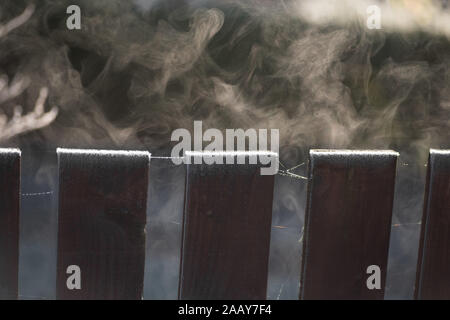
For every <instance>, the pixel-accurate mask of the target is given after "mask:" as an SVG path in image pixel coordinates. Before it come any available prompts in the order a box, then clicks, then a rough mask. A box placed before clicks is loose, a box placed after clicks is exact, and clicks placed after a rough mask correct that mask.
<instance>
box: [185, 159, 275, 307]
mask: <svg viewBox="0 0 450 320" xmlns="http://www.w3.org/2000/svg"><path fill="white" fill-rule="evenodd" d="M260 168H261V166H260V165H250V164H234V165H225V164H214V165H204V164H203V165H195V164H192V165H190V164H188V165H187V180H186V195H185V211H184V221H183V237H182V238H183V241H182V253H181V270H180V285H179V298H180V299H266V288H267V273H268V260H269V245H270V229H271V221H272V199H273V188H274V176H273V175H261V174H260Z"/></svg>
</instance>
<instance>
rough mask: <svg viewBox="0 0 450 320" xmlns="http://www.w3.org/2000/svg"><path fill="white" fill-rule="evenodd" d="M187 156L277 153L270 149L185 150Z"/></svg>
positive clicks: (270, 154)
mask: <svg viewBox="0 0 450 320" xmlns="http://www.w3.org/2000/svg"><path fill="white" fill-rule="evenodd" d="M185 156H187V157H203V156H206V157H217V156H219V157H220V156H272V157H278V153H276V152H272V151H185Z"/></svg>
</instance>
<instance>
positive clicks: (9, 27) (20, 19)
mask: <svg viewBox="0 0 450 320" xmlns="http://www.w3.org/2000/svg"><path fill="white" fill-rule="evenodd" d="M33 12H34V5H29V6H28V7H26V8H25V10H24V11H23V12H22V14H21V15H20V16H17V17H15V18H14V19H12V20H11V21H9V22H8V23H6V24H5V25H0V37H3V36H6V35H7V34H8V33H10V32H11V31H13V30H14V29H17V28H18V27H20V26H21V25H23V24H24V23H25V22H27V21H28V19H30V17H31V15H32V14H33Z"/></svg>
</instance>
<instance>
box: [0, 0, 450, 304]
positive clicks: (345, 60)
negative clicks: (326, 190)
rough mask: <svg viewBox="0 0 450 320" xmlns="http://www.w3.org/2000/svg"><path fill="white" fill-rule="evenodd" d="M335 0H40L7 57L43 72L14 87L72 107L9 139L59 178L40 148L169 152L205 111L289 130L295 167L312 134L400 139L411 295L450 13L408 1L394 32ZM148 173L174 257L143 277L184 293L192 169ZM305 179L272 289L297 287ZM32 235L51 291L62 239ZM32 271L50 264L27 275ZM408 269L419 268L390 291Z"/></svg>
mask: <svg viewBox="0 0 450 320" xmlns="http://www.w3.org/2000/svg"><path fill="white" fill-rule="evenodd" d="M74 2H75V3H77V4H78V5H79V6H80V7H81V8H82V12H83V18H82V29H81V30H67V29H66V28H65V18H66V15H65V8H66V7H67V6H68V5H69V4H73V3H74ZM331 2H333V1H331ZM403 2H404V3H413V2H414V3H419V2H417V1H409V2H408V1H403ZM26 3H28V1H24V0H17V1H8V2H5V3H2V4H1V5H0V10H1V12H2V22H3V21H7V20H10V19H12V18H13V17H16V16H18V15H19V14H20V13H21V12H23V9H24V8H25V7H26ZM326 3H329V2H324V1H307V0H296V1H294V0H291V1H261V0H251V1H237V0H226V1H218V0H216V1H214V0H211V1H207V0H201V1H182V0H179V1H175V0H170V1H167V0H166V1H156V0H148V1H145V0H139V1H137V0H136V1H134V2H132V1H119V0H108V1H87V0H80V1H51V0H49V1H46V2H45V3H41V2H39V3H38V4H37V6H36V10H35V13H34V15H33V16H32V17H31V18H30V20H29V21H28V22H27V23H26V24H24V25H22V26H21V27H20V28H18V29H16V30H14V31H12V32H10V33H9V34H8V35H7V36H5V37H4V38H3V39H2V42H0V70H1V71H5V72H8V73H13V74H16V73H20V74H24V75H26V76H27V77H28V78H29V79H30V85H29V92H30V94H26V95H23V96H21V97H17V100H18V101H20V102H21V103H22V104H23V105H24V108H25V109H26V110H27V111H31V110H33V106H34V101H33V100H35V99H36V96H38V94H37V93H38V92H39V90H40V88H41V87H44V86H45V87H48V102H47V104H48V105H50V106H58V107H59V115H58V117H57V118H56V120H55V121H54V122H53V123H52V124H51V125H50V126H48V127H47V128H45V129H43V130H40V131H38V132H34V133H30V134H27V135H23V136H18V137H15V138H13V139H10V140H9V143H10V144H11V145H17V146H20V147H21V148H22V150H24V151H25V150H29V151H30V152H33V154H34V155H33V158H29V159H27V158H24V161H25V163H28V164H29V169H28V170H30V172H29V173H30V176H34V180H30V181H25V182H24V184H25V187H26V188H28V189H27V190H30V189H31V188H33V190H34V189H35V190H36V191H39V189H44V191H48V190H47V189H48V188H55V185H56V179H55V174H54V170H53V169H54V166H55V164H54V160H53V158H52V155H51V154H50V153H48V152H45V153H42V150H43V149H45V150H51V152H53V150H54V148H55V147H56V146H59V145H64V146H66V147H77V148H80V147H82V148H88V147H92V148H108V149H109V148H124V149H133V148H136V149H148V150H150V151H151V152H152V154H154V155H155V156H156V155H161V156H166V155H168V154H169V150H170V147H171V145H170V144H169V142H170V134H171V132H172V131H173V130H174V129H176V128H188V129H192V124H193V121H194V120H202V121H203V124H204V127H205V129H207V128H210V127H213V128H219V129H223V130H224V129H225V128H279V129H280V162H281V163H283V164H285V165H286V166H287V167H289V166H295V165H297V164H298V163H301V162H303V161H304V160H305V159H306V158H307V150H308V149H309V148H310V147H315V148H348V149H357V148H361V149H394V150H396V151H399V152H400V153H401V156H400V163H399V166H400V168H399V181H398V184H397V186H396V188H397V190H399V192H398V194H397V201H396V203H395V209H394V221H393V222H394V223H396V224H403V223H413V224H412V225H409V226H405V227H400V228H397V229H396V230H394V232H393V234H392V242H391V251H390V252H391V253H390V254H391V258H390V261H391V265H390V272H389V273H388V288H387V294H388V297H410V296H412V286H413V282H414V271H415V270H414V269H412V270H409V269H406V270H405V269H404V268H403V266H404V265H405V264H406V262H408V261H413V260H414V259H415V256H416V249H417V248H416V243H417V240H418V231H419V226H417V225H416V224H414V223H416V222H418V221H419V220H420V218H419V217H420V211H421V204H422V198H421V195H422V191H423V178H424V173H423V166H424V165H425V163H426V157H427V152H428V148H430V147H435V148H439V147H446V146H448V145H446V144H448V141H449V138H450V130H449V120H448V112H449V110H450V86H449V84H448V78H449V75H450V74H449V72H450V68H449V64H450V55H449V52H450V50H449V48H450V44H449V40H448V35H449V30H448V27H444V23H443V22H444V21H447V20H446V19H447V17H448V12H447V11H445V10H441V11H439V12H438V11H437V10H436V9H435V8H436V7H435V6H431V3H432V2H431V1H421V2H420V3H424V4H425V3H429V7H428V6H427V7H426V10H425V11H424V12H425V13H426V12H430V14H431V13H432V14H435V15H436V17H437V18H436V20H434V23H433V24H431V25H427V24H426V23H423V22H422V23H421V22H420V19H421V18H420V17H419V22H417V21H416V20H417V19H416V17H415V13H414V12H415V11H414V10H413V11H411V10H408V9H407V8H406V7H405V8H406V9H405V10H403V9H398V10H403V11H401V12H403V13H404V14H405V15H409V16H410V19H409V20H405V19H397V18H396V16H393V18H392V19H391V18H390V16H383V29H381V30H376V31H374V30H368V29H367V28H366V26H365V19H362V17H363V16H361V15H359V16H358V14H357V12H358V11H357V8H356V11H351V10H347V9H348V8H349V7H353V5H354V3H355V1H345V2H343V1H338V2H334V3H335V5H338V6H341V7H340V8H341V10H333V14H332V15H331V16H330V15H329V14H328V13H330V12H331V11H323V5H324V4H326ZM362 3H363V2H361V1H358V4H359V5H361V4H362ZM433 3H434V2H433ZM391 5H392V1H391ZM380 6H382V9H383V8H384V7H383V5H382V4H380ZM398 8H403V7H400V6H399V7H398ZM344 12H345V14H343V13H344ZM408 12H409V13H408ZM396 21H407V24H404V25H396V24H395V22H396ZM408 21H409V22H408ZM447 25H448V23H447ZM419 31H425V32H424V33H422V32H419ZM18 101H14V102H18ZM6 107H7V106H5V105H2V106H1V108H2V109H3V108H6ZM6 111H7V110H6ZM157 161H158V160H156V161H155V162H157ZM402 164H403V165H402ZM169 169H170V170H169ZM33 170H34V171H33ZM52 170H53V171H52ZM151 170H153V171H154V172H152V173H151V176H152V177H153V178H152V183H153V184H152V185H151V186H150V194H151V200H150V212H149V225H150V228H153V229H152V232H153V233H149V234H150V237H151V238H150V239H149V247H150V249H149V250H150V256H151V257H153V261H155V260H156V259H161V260H160V261H161V262H160V264H156V263H155V264H154V265H153V266H151V267H148V269H147V274H146V278H147V280H148V281H150V280H149V279H150V278H151V279H153V281H154V279H161V283H164V286H163V285H161V286H157V285H155V286H153V288H152V289H150V288H148V289H146V290H147V291H146V293H145V296H146V297H149V298H151V297H159V298H166V297H175V295H176V293H175V292H176V289H175V288H176V284H177V280H176V279H175V277H176V272H177V270H178V266H177V265H176V261H177V257H176V255H177V254H178V247H177V245H178V243H179V242H178V241H179V239H178V235H177V234H178V233H177V232H179V231H180V227H179V225H178V223H180V219H181V210H180V208H181V207H182V192H183V190H182V189H183V188H182V185H183V183H182V181H183V180H182V179H183V175H182V173H181V172H180V171H179V170H180V169H179V168H177V167H174V166H173V165H172V164H170V163H169V162H168V161H164V160H159V164H154V165H153V168H152V169H151ZM298 170H299V171H297V173H299V174H303V175H305V174H304V168H299V169H298ZM180 179H181V180H180ZM304 187H305V185H304V183H303V182H302V181H301V180H299V179H289V177H279V178H278V179H277V181H276V191H275V204H274V210H273V214H274V220H273V223H274V225H276V226H284V227H286V228H275V229H274V232H273V234H272V249H271V250H272V252H271V264H270V270H271V273H270V274H271V275H270V278H269V298H295V292H297V289H298V288H297V286H296V283H297V282H298V273H299V262H298V261H297V260H298V259H296V257H298V256H300V250H301V249H300V248H301V245H300V244H299V239H300V236H301V235H300V232H301V228H302V225H303V216H304V211H303V210H304V209H303V208H304V199H302V198H301V196H300V195H301V194H304V192H303V191H304ZM45 188H47V189H45ZM33 190H31V191H33ZM52 190H55V189H52ZM157 199H159V200H157ZM24 201H28V202H29V203H25V206H24V209H27V208H28V210H32V209H34V210H37V209H35V208H36V206H35V205H33V204H35V202H32V201H39V200H37V199H34V200H31V199H25V200H24ZM42 201H43V200H42ZM151 201H154V203H151ZM41 203H43V202H41ZM42 208H43V209H42V212H38V211H36V212H33V214H31V211H30V213H29V214H27V213H25V216H26V217H27V218H29V219H31V220H29V221H30V222H29V225H25V226H24V230H26V231H28V230H33V229H32V228H31V226H32V225H34V223H33V222H32V221H35V220H39V219H40V220H41V221H42V219H43V216H44V217H45V218H44V221H50V222H51V223H54V219H55V217H54V216H53V215H52V214H51V213H49V212H50V211H49V210H48V209H49V208H48V207H45V205H43V204H42ZM39 227H40V228H41V230H42V229H43V230H46V231H45V232H44V233H46V232H47V231H49V230H48V229H45V227H43V226H42V225H41V224H36V228H39ZM34 232H37V231H34ZM155 232H156V233H155ZM41 233H42V231H41ZM23 236H24V237H25V240H27V241H26V242H25V245H24V248H23V249H24V250H23V260H22V261H23V266H22V269H21V270H23V271H21V272H22V279H23V280H22V282H21V283H22V289H23V290H22V291H24V292H25V294H26V293H27V292H28V293H29V295H39V296H42V297H49V296H51V294H52V289H51V288H52V285H51V281H50V280H48V276H46V275H47V274H49V275H51V274H52V273H51V271H49V267H48V265H51V263H48V264H47V263H43V262H42V263H37V264H36V261H38V260H42V259H39V257H42V256H43V255H46V256H48V257H52V253H51V252H50V251H52V247H51V245H49V247H46V248H41V249H39V250H38V249H36V248H34V247H32V244H33V242H34V240H33V239H35V237H36V236H35V233H33V232H31V233H30V234H24V235H23ZM42 237H43V236H42ZM152 237H153V238H152ZM51 238H52V237H51V236H47V237H45V239H44V240H45V241H43V243H47V244H50V243H51V241H53V239H51ZM22 243H23V242H22ZM409 264H410V265H414V263H409ZM31 265H35V266H37V267H36V268H37V271H36V269H34V270H31V269H30V266H31ZM33 272H34V274H36V272H37V274H38V275H42V277H39V276H38V277H36V276H33V277H35V278H34V279H35V280H30V277H32V276H31V275H32V274H33ZM397 273H401V274H403V275H405V274H406V277H410V281H409V282H408V281H404V283H405V284H404V287H401V286H398V287H399V288H400V290H399V291H396V292H390V291H389V283H390V281H391V282H392V283H394V282H396V281H398V278H397V277H396V274H397ZM36 279H43V280H42V282H39V280H36ZM279 279H287V280H286V282H284V280H283V281H282V280H279ZM408 279H409V278H408ZM28 280H29V282H27V281H28ZM34 281H35V282H34ZM36 281H37V282H36ZM290 283H294V285H291V284H290ZM44 287H45V288H44ZM163 287H171V288H173V289H174V290H175V291H173V290H172V291H165V290H163V289H161V288H163ZM33 288H38V289H33Z"/></svg>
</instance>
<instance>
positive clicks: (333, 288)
mask: <svg viewBox="0 0 450 320" xmlns="http://www.w3.org/2000/svg"><path fill="white" fill-rule="evenodd" d="M396 159H397V154H396V153H394V152H391V151H359V152H356V151H344V150H312V151H311V153H310V163H309V184H308V196H307V209H306V218H305V229H304V232H305V233H304V242H303V259H302V271H301V287H300V299H383V297H384V288H385V279H386V269H387V259H388V250H389V236H390V230H391V217H392V207H393V199H394V184H395V173H396ZM370 265H378V266H379V267H380V269H381V289H380V290H369V289H368V288H367V285H366V281H367V278H368V277H369V275H368V274H367V273H366V271H367V267H368V266H370Z"/></svg>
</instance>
